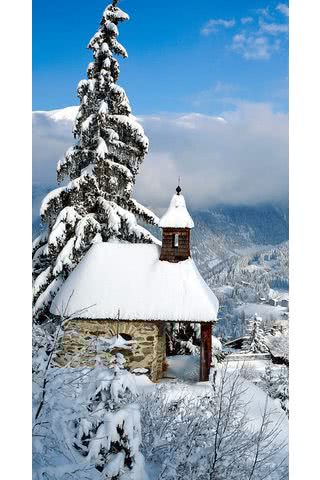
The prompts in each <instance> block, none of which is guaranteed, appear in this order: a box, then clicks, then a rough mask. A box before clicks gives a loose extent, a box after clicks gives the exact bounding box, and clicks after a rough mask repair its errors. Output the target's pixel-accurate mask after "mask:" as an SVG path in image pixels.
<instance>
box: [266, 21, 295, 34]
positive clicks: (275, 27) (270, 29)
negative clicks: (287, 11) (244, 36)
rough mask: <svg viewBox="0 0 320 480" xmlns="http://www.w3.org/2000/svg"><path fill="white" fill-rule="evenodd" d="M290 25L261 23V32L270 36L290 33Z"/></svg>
mask: <svg viewBox="0 0 320 480" xmlns="http://www.w3.org/2000/svg"><path fill="white" fill-rule="evenodd" d="M288 30H289V28H288V24H286V23H265V22H260V31H261V32H262V33H267V34H270V35H279V34H281V33H288Z"/></svg>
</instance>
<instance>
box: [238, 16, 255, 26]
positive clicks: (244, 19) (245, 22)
mask: <svg viewBox="0 0 320 480" xmlns="http://www.w3.org/2000/svg"><path fill="white" fill-rule="evenodd" d="M240 22H241V23H242V24H243V25H246V24H247V23H252V22H253V18H252V17H242V18H241V19H240Z"/></svg>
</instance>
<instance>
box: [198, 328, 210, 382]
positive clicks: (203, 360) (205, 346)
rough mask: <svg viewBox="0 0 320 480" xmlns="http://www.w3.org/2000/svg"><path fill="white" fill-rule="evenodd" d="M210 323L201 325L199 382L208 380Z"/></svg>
mask: <svg viewBox="0 0 320 480" xmlns="http://www.w3.org/2000/svg"><path fill="white" fill-rule="evenodd" d="M211 335H212V323H211V322H206V323H201V347H200V382H207V381H208V380H209V372H210V366H211V355H212V352H211V350H212V337H211Z"/></svg>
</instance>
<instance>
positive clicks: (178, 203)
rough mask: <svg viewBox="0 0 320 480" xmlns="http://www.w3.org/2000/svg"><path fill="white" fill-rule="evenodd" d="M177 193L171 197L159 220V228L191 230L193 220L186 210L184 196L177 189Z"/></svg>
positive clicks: (178, 188) (179, 189)
mask: <svg viewBox="0 0 320 480" xmlns="http://www.w3.org/2000/svg"><path fill="white" fill-rule="evenodd" d="M176 191H177V193H176V194H175V195H173V197H172V199H171V202H170V205H169V208H168V210H167V211H166V213H165V214H164V215H163V217H162V218H161V219H160V223H159V227H161V228H193V227H194V223H193V220H192V218H191V216H190V214H189V212H188V210H187V207H186V202H185V199H184V196H183V195H181V194H180V192H181V188H180V187H179V186H178V187H177V190H176Z"/></svg>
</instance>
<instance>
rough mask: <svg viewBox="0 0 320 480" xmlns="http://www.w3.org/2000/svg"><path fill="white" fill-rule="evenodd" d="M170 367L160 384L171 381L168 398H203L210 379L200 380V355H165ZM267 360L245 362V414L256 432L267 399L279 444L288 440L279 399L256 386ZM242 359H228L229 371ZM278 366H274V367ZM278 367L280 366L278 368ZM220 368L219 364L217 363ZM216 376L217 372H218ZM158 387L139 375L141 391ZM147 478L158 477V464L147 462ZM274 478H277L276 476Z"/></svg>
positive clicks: (285, 422) (286, 420) (153, 479)
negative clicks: (270, 396)
mask: <svg viewBox="0 0 320 480" xmlns="http://www.w3.org/2000/svg"><path fill="white" fill-rule="evenodd" d="M167 361H168V364H169V367H168V370H167V371H166V373H165V377H164V378H163V379H162V380H161V382H160V383H170V384H171V385H172V388H171V389H170V391H169V392H168V395H169V397H170V398H168V400H173V399H174V400H178V399H180V398H182V397H183V398H187V397H189V398H192V397H195V396H196V397H200V398H201V397H202V396H205V395H208V394H210V392H211V391H212V386H211V385H210V383H209V382H199V381H198V378H199V357H197V356H192V355H177V356H174V357H168V358H167ZM268 363H269V362H268V361H267V360H254V361H246V362H245V370H244V373H243V375H244V379H243V382H244V387H245V391H244V393H243V398H242V400H243V401H244V403H246V404H247V405H248V413H249V418H250V422H251V428H252V430H253V431H258V429H259V428H260V425H261V415H262V413H263V411H264V408H265V405H266V401H267V408H268V410H269V411H270V412H272V424H273V425H275V424H276V423H278V422H279V423H280V424H281V431H280V434H279V437H278V442H279V444H280V443H281V442H287V441H288V418H287V416H286V415H285V413H284V411H283V410H282V409H281V406H280V403H279V401H278V400H273V399H271V398H269V397H268V396H267V395H266V393H265V392H264V391H263V390H262V389H261V388H259V386H258V385H259V383H260V381H261V380H260V376H261V374H263V373H264V372H265V367H266V365H267V364H268ZM241 366H242V362H239V361H230V362H229V361H228V372H230V374H232V372H234V371H235V370H237V369H239V368H241ZM274 367H275V368H277V366H274ZM280 367H281V366H279V368H280ZM220 368H221V366H220ZM218 378H219V372H218ZM155 388H157V385H156V384H153V383H151V382H150V381H149V380H148V379H147V377H145V376H141V377H140V378H138V390H140V391H141V392H146V391H149V392H150V391H152V390H153V389H155ZM287 454H288V451H287V449H286V450H285V451H282V452H281V455H282V456H283V457H285V456H286V455H287ZM147 469H148V474H149V476H150V480H156V479H157V478H158V476H157V475H158V473H159V472H158V471H157V465H147ZM275 478H277V477H275Z"/></svg>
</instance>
